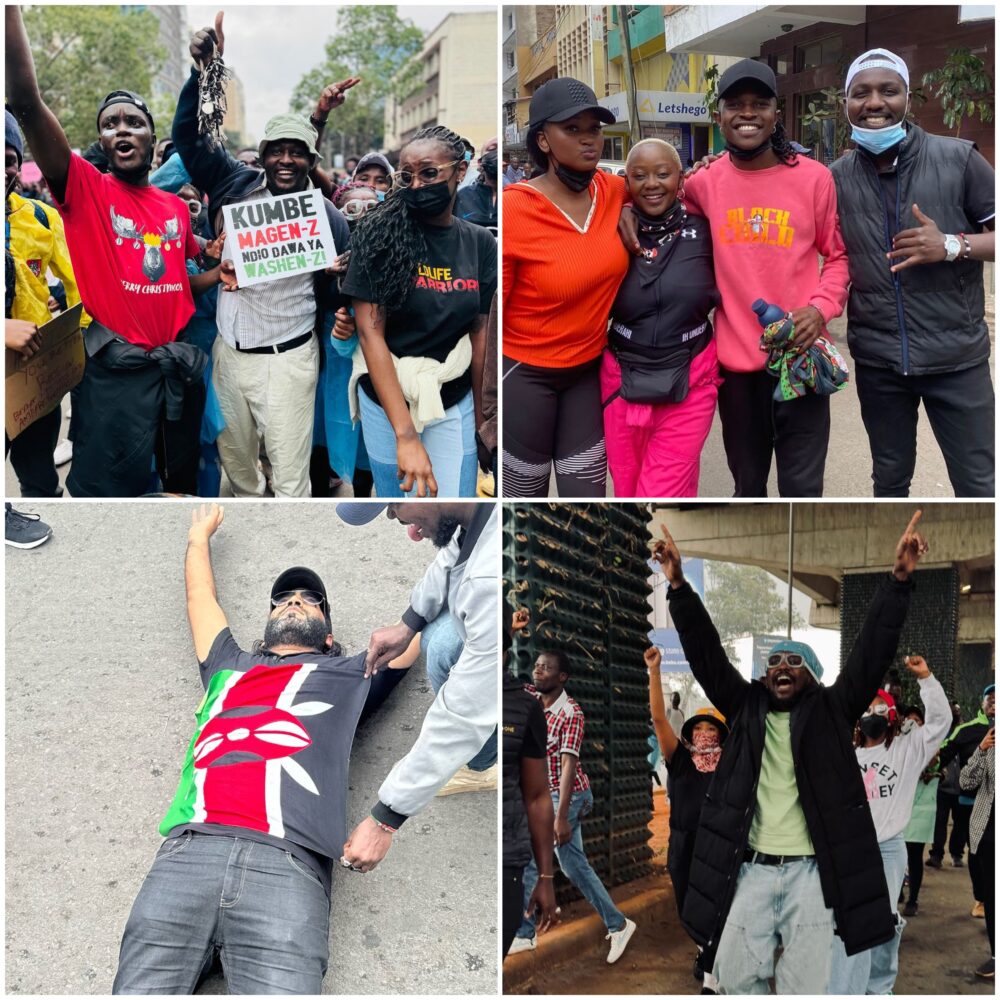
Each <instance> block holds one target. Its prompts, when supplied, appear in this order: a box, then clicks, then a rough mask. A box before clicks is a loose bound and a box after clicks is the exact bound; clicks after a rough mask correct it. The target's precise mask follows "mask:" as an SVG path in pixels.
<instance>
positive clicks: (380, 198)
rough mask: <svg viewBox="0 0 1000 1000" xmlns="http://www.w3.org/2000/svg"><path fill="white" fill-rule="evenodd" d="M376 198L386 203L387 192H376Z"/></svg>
mask: <svg viewBox="0 0 1000 1000" xmlns="http://www.w3.org/2000/svg"><path fill="white" fill-rule="evenodd" d="M375 197H376V198H378V200H379V201H385V192H384V191H376V192H375Z"/></svg>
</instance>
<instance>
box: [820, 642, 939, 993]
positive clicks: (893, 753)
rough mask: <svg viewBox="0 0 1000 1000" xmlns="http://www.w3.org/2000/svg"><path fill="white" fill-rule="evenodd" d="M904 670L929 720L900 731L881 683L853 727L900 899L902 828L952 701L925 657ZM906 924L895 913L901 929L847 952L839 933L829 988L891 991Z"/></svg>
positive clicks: (891, 882) (889, 875) (894, 895)
mask: <svg viewBox="0 0 1000 1000" xmlns="http://www.w3.org/2000/svg"><path fill="white" fill-rule="evenodd" d="M904 662H905V664H906V667H907V669H908V670H909V671H910V672H911V673H912V674H913V676H914V677H916V678H917V683H918V684H919V686H920V698H921V700H922V701H923V703H924V724H923V725H922V726H919V727H917V728H915V729H908V730H907V732H905V733H904V732H903V731H902V725H901V723H902V720H901V719H900V718H899V712H898V710H897V708H896V699H895V698H894V697H893V696H892V695H891V694H889V692H888V691H886V690H884V689H883V688H879V690H878V692H877V693H876V695H875V697H874V698H873V699H872V701H871V704H870V705H869V706H868V708H866V709H865V713H864V715H862V716H861V718H860V719H859V720H858V723H857V725H856V726H855V729H854V747H855V753H856V754H857V758H858V766H859V767H860V768H861V775H862V778H863V779H864V784H865V792H866V794H867V796H868V806H869V808H870V809H871V814H872V819H873V820H874V821H875V833H876V836H877V837H878V848H879V852H880V853H881V855H882V863H883V865H884V867H885V880H886V883H887V884H888V886H889V898H890V899H891V900H894V901H895V900H896V899H898V898H899V894H900V892H901V891H902V888H903V876H904V875H905V874H906V840H905V837H904V831H905V829H906V824H907V823H909V821H910V813H911V812H912V810H913V796H914V794H915V793H916V790H917V782H918V781H919V780H920V775H921V774H923V772H924V768H926V767H927V765H928V764H929V763H930V762H931V759H932V758H933V757H934V755H935V754H936V753H937V752H938V749H939V748H940V746H941V743H942V741H943V740H944V738H945V737H946V736H947V735H948V727H949V726H950V725H951V706H950V705H949V704H948V696H947V695H946V694H945V693H944V688H943V687H941V682H940V681H939V680H938V679H937V678H936V677H934V676H933V675H932V674H931V671H930V668H929V667H928V666H927V663H926V662H925V661H924V658H923V657H922V656H907V657H906V658H905V661H904ZM905 926H906V921H905V920H903V919H902V918H901V917H899V916H897V917H896V934H895V936H894V937H893V938H892V939H891V940H889V941H886V942H884V943H883V944H878V945H875V947H874V948H868V949H867V950H865V951H862V952H859V953H858V954H856V955H851V956H850V957H848V956H847V954H846V952H845V951H844V945H843V943H842V942H841V940H840V938H834V941H833V968H832V972H831V974H830V989H829V991H828V992H830V993H847V994H865V993H882V994H885V993H891V992H892V988H893V984H894V983H895V981H896V973H897V972H898V971H899V939H900V937H901V935H902V933H903V928H904V927H905Z"/></svg>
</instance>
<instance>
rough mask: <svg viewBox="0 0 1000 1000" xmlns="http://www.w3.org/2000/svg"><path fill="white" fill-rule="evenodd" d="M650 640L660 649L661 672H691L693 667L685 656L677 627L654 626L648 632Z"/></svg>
mask: <svg viewBox="0 0 1000 1000" xmlns="http://www.w3.org/2000/svg"><path fill="white" fill-rule="evenodd" d="M648 635H649V641H650V643H651V644H652V645H654V646H655V647H656V648H657V649H658V650H659V651H660V656H661V657H662V659H661V660H660V673H661V674H689V673H691V667H690V666H689V665H688V661H687V660H686V659H685V657H684V650H683V649H682V648H681V640H680V636H679V635H678V634H677V629H675V628H653V629H650V630H649V632H648Z"/></svg>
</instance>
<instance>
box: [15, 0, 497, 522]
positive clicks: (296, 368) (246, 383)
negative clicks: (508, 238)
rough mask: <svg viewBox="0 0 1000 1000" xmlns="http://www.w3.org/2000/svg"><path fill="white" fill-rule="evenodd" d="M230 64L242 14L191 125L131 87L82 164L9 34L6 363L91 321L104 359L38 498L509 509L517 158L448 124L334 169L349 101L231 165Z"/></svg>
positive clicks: (191, 102) (207, 67) (31, 468)
mask: <svg viewBox="0 0 1000 1000" xmlns="http://www.w3.org/2000/svg"><path fill="white" fill-rule="evenodd" d="M224 49H225V38H224V34H223V15H222V14H221V13H220V14H219V15H218V17H217V19H216V22H215V26H214V27H210V28H205V29H203V30H200V31H198V32H196V33H195V34H194V35H193V37H192V38H191V42H190V49H189V51H190V56H191V59H192V68H191V72H190V75H189V77H188V80H187V82H186V83H185V84H184V86H183V88H182V90H181V91H180V94H179V95H178V99H177V107H176V113H175V115H174V119H173V121H172V122H157V121H154V116H153V112H152V110H151V108H150V106H149V104H148V103H147V101H146V99H144V97H143V96H141V95H139V94H136V93H132V92H130V91H127V90H121V89H115V86H116V81H115V80H114V79H109V80H108V81H107V86H108V91H109V93H108V95H107V97H106V98H105V99H104V100H103V101H101V102H100V105H99V106H98V107H95V108H94V112H93V114H94V125H95V129H94V134H95V139H96V141H95V142H94V143H93V144H92V145H91V146H90V147H89V148H88V149H86V150H84V151H83V153H82V154H78V153H76V152H74V151H72V150H71V148H70V145H69V143H68V141H67V139H66V135H65V133H64V131H63V129H62V127H61V125H60V122H59V120H58V119H57V117H56V115H55V114H54V113H53V111H52V110H51V109H50V108H49V107H48V106H47V105H46V104H45V102H44V101H43V99H42V96H41V94H40V92H39V88H38V85H37V82H36V75H35V67H34V63H33V58H32V53H31V49H30V45H29V39H28V37H27V33H26V31H25V28H24V24H23V22H22V18H21V13H20V10H19V8H17V7H8V8H7V9H6V103H7V107H6V113H5V119H6V121H5V180H6V205H5V210H6V218H7V241H6V247H5V251H6V252H5V268H6V301H5V309H6V312H5V319H6V322H5V336H6V341H5V342H6V346H7V347H8V348H9V349H11V350H12V351H15V352H18V353H19V354H20V355H21V356H22V357H23V358H32V357H36V355H39V357H38V358H36V360H41V357H43V356H44V353H45V352H46V349H47V345H48V341H47V339H46V337H47V335H48V331H46V330H43V331H42V332H41V333H39V330H41V328H42V327H43V326H44V324H45V323H46V322H47V321H48V320H49V319H50V317H51V313H52V311H56V312H59V311H63V310H68V309H71V308H72V307H73V306H75V305H77V304H79V303H82V310H81V312H80V315H79V323H78V327H79V328H80V329H82V330H83V334H82V344H83V356H84V360H82V361H81V364H80V368H81V369H82V376H79V374H78V378H77V382H76V384H75V385H73V386H72V391H71V392H69V394H68V395H69V399H68V402H69V403H70V406H71V417H70V428H69V441H68V442H67V441H63V442H60V441H58V440H57V439H58V435H59V428H60V420H61V408H60V405H59V401H58V399H57V400H56V401H55V405H54V406H53V407H52V408H50V409H48V410H47V412H45V413H44V415H43V416H41V417H40V418H38V419H36V420H34V421H32V422H30V423H28V424H27V426H25V427H24V428H23V429H21V430H20V431H19V432H18V433H17V434H16V436H14V437H13V438H11V437H10V436H9V437H8V439H7V451H8V454H9V456H10V459H11V463H12V465H13V468H14V471H15V473H16V475H17V478H18V482H19V485H20V490H21V495H22V496H32V497H54V496H59V495H61V493H62V489H61V487H60V481H59V475H58V472H57V467H56V457H54V456H55V453H56V451H57V449H58V456H57V457H58V458H59V461H60V462H63V461H64V460H65V459H67V458H69V460H70V462H71V464H70V466H69V471H68V475H67V477H66V487H67V490H68V492H69V493H70V494H71V495H72V496H74V497H136V496H142V495H149V494H157V493H173V494H188V495H199V496H205V497H210V496H217V495H220V491H221V492H223V493H224V494H225V495H229V494H231V495H234V496H239V497H247V496H248V497H261V496H265V495H271V494H273V495H274V496H276V497H307V496H314V497H320V496H331V495H334V492H335V491H336V490H337V489H338V487H339V488H340V489H341V493H346V492H347V491H346V489H345V488H344V487H346V486H348V485H349V486H350V488H351V492H353V495H354V496H356V497H367V496H371V495H376V496H378V497H385V498H394V497H403V496H406V495H415V496H441V497H471V496H475V495H476V493H477V489H479V490H482V491H483V492H485V493H486V494H487V495H491V494H492V492H493V491H494V489H495V487H494V485H493V484H494V482H495V465H496V447H497V444H496V384H495V383H496V378H495V372H496V350H497V348H496V331H495V312H494V298H495V291H496V256H497V248H496V247H497V245H496V221H497V208H496V192H497V175H498V151H497V141H496V140H495V139H494V140H491V141H490V142H488V143H487V144H486V145H485V147H484V148H483V149H481V150H479V151H478V154H477V151H476V150H475V149H474V148H473V147H472V144H471V143H470V142H469V141H468V140H466V139H464V138H463V137H462V136H460V135H458V134H456V133H455V132H453V131H452V130H450V129H449V128H448V127H447V125H446V124H437V125H433V126H430V127H425V128H422V129H420V130H418V131H417V132H416V134H415V135H413V136H412V137H411V138H410V139H409V140H408V141H407V142H406V143H405V144H404V145H403V146H402V148H401V149H400V150H399V151H398V155H396V154H394V155H395V158H396V162H395V163H393V162H391V161H390V160H389V158H388V157H387V156H386V155H383V154H382V153H380V152H376V151H372V152H370V153H368V154H366V155H364V156H360V157H355V158H353V159H348V160H346V161H345V169H344V170H334V169H326V168H324V166H323V165H322V163H321V162H320V154H319V152H318V148H319V142H320V139H321V137H322V134H323V130H324V128H325V127H326V126H327V122H328V119H329V118H330V116H331V115H334V116H335V115H336V111H337V108H338V107H340V106H341V105H342V104H343V103H344V101H345V100H350V94H349V91H350V90H351V88H352V87H354V86H355V85H356V84H358V83H359V82H360V80H359V79H358V78H356V77H351V78H348V79H346V80H343V81H341V82H339V83H332V84H330V85H329V86H327V87H325V88H324V89H323V91H322V92H321V93H320V94H318V95H317V96H316V104H315V109H314V111H313V112H312V114H311V115H310V116H308V117H306V116H305V115H298V114H294V113H291V112H289V113H285V114H279V115H276V116H274V117H272V118H271V119H270V120H269V121H268V122H267V125H266V127H265V131H264V135H263V138H262V139H261V141H260V144H259V146H258V147H256V148H248V149H241V150H238V151H236V153H235V155H232V154H231V153H230V151H229V150H227V148H226V145H225V142H224V135H223V134H222V132H221V119H222V115H221V113H220V111H221V110H224V108H225V104H224V89H223V88H224V85H225V80H226V69H225V65H224V61H223V53H224ZM164 133H165V134H164ZM29 154H30V156H31V157H32V158H33V160H34V163H35V164H36V165H37V167H38V170H39V171H40V172H41V176H42V181H41V182H39V184H37V185H36V186H35V188H25V187H20V185H19V171H20V169H21V167H22V165H23V164H24V162H25V158H26V156H28V155H29ZM473 178H474V179H473ZM466 181H468V183H464V182H466ZM463 183H464V186H463ZM50 281H51V282H52V285H51V286H50V284H49V282H50ZM491 316H492V319H491ZM78 336H79V335H78ZM9 364H10V362H9V361H8V365H9ZM8 370H9V369H8ZM9 426H10V424H9V421H8V427H9ZM341 484H343V486H341ZM348 495H350V494H349V493H348ZM12 513H13V514H14V516H15V524H14V528H15V529H16V531H17V532H20V533H21V535H22V536H24V540H26V541H31V539H32V537H33V534H32V533H33V532H34V536H37V535H38V534H39V533H40V532H41V531H42V530H43V529H42V528H40V527H38V526H37V525H36V526H35V527H34V528H32V527H31V525H30V523H29V522H27V521H26V520H25V519H24V518H20V520H18V519H17V518H18V515H17V512H12V511H11V509H10V508H9V507H8V519H7V520H8V536H9V534H10V529H11V515H12Z"/></svg>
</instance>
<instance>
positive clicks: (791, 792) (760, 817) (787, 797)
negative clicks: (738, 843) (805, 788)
mask: <svg viewBox="0 0 1000 1000" xmlns="http://www.w3.org/2000/svg"><path fill="white" fill-rule="evenodd" d="M791 722H792V713H791V712H768V713H767V722H766V728H765V731H764V754H763V757H762V758H761V762H760V781H759V782H758V784H757V803H756V805H755V806H754V812H753V823H751V824H750V847H751V848H752V849H753V850H755V851H760V852H761V853H763V854H814V853H815V852H814V850H813V843H812V837H810V836H809V828H808V827H807V826H806V817H805V814H804V813H803V812H802V804H801V803H800V802H799V789H798V785H797V784H796V782H795V764H794V763H793V761H792V734H791Z"/></svg>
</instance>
